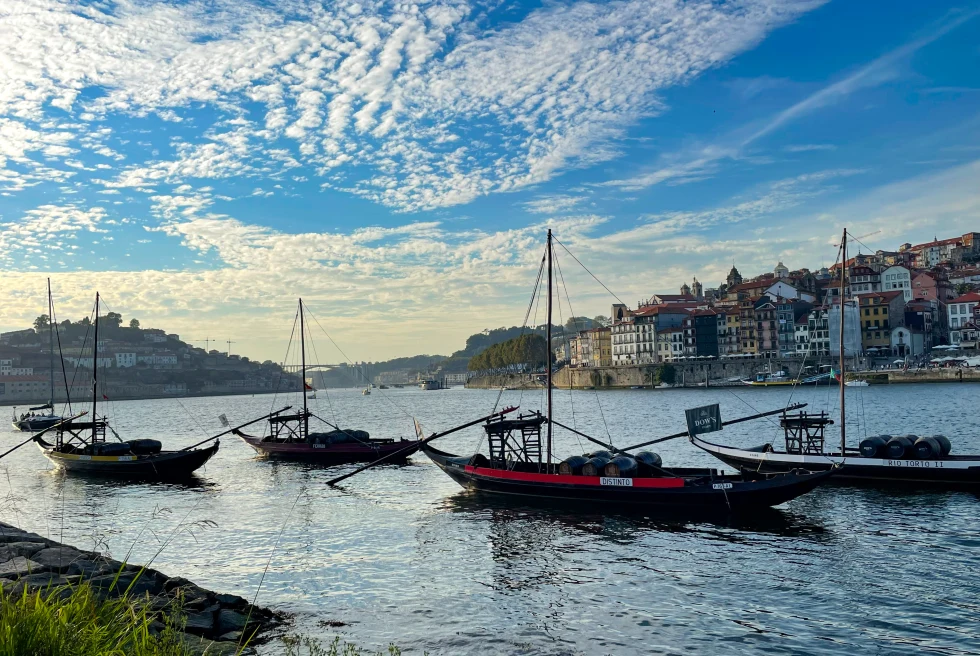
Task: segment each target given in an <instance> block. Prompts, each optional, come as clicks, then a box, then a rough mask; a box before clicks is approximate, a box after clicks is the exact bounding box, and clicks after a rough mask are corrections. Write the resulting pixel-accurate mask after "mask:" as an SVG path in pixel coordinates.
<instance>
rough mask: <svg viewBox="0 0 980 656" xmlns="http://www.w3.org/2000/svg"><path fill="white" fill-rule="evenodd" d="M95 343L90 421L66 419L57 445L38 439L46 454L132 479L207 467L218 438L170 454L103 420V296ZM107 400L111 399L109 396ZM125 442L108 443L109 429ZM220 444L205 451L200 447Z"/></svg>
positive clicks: (68, 464)
mask: <svg viewBox="0 0 980 656" xmlns="http://www.w3.org/2000/svg"><path fill="white" fill-rule="evenodd" d="M94 329H95V330H94V338H93V341H92V414H91V418H90V419H88V420H87V421H79V420H80V419H81V418H82V415H83V414H84V413H81V414H78V415H76V416H73V417H69V418H67V419H64V420H62V421H60V422H58V423H56V424H54V425H53V426H52V427H51V428H49V429H48V431H50V430H54V431H55V441H54V443H53V444H52V443H50V442H48V441H46V440H45V439H44V437H43V436H44V435H45V434H46V433H47V432H48V431H42V432H41V433H38V435H37V436H36V437H35V438H34V441H35V442H37V445H38V446H39V447H40V449H41V452H42V453H43V454H44V455H45V457H47V458H48V460H50V461H51V462H53V463H54V464H55V466H56V467H58V468H59V469H63V470H65V471H67V472H71V473H80V474H94V475H98V476H118V477H124V478H132V479H177V478H186V477H188V476H190V475H191V474H192V473H193V472H195V471H196V470H198V469H200V468H201V467H203V466H204V463H206V462H207V461H208V460H210V459H211V456H213V455H214V454H215V453H217V452H218V445H219V442H218V439H217V438H218V437H219V436H214V437H210V438H208V439H206V440H204V441H203V442H199V443H198V444H195V445H193V446H190V447H186V448H184V449H181V450H179V451H164V450H163V445H162V444H161V443H160V442H159V441H157V440H147V439H138V440H129V441H123V440H122V438H120V437H119V435H117V434H116V431H114V430H113V429H112V428H110V427H109V424H108V421H107V420H106V418H105V417H104V416H103V417H102V418H99V415H98V412H97V411H98V397H99V391H98V389H99V388H98V371H99V368H98V362H99V294H98V293H96V295H95V323H94ZM103 398H105V397H103ZM107 428H108V430H110V431H111V432H112V434H113V435H115V436H116V438H117V439H119V442H106V439H105V435H106V429H107ZM211 440H214V444H212V445H211V446H208V447H205V448H200V449H199V448H195V447H198V446H200V445H201V444H204V443H206V442H210V441H211Z"/></svg>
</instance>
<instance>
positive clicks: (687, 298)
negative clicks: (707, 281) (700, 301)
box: [650, 294, 697, 301]
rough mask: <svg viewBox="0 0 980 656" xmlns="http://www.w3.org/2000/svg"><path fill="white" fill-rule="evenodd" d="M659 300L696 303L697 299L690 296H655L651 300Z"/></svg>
mask: <svg viewBox="0 0 980 656" xmlns="http://www.w3.org/2000/svg"><path fill="white" fill-rule="evenodd" d="M654 297H656V298H659V299H662V300H664V301H696V300H697V299H696V298H694V297H693V296H691V295H690V294H654V295H653V296H651V297H650V298H654Z"/></svg>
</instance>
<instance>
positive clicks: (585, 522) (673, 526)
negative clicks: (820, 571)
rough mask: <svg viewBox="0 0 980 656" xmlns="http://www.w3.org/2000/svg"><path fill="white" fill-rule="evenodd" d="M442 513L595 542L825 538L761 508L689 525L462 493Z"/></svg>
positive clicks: (793, 518) (797, 520) (801, 522)
mask: <svg viewBox="0 0 980 656" xmlns="http://www.w3.org/2000/svg"><path fill="white" fill-rule="evenodd" d="M441 507H442V508H443V509H445V510H446V511H448V512H451V513H461V514H463V515H464V516H466V515H469V517H468V519H470V520H472V521H480V522H483V521H487V520H489V521H490V522H491V523H492V524H494V525H497V524H506V523H516V524H518V525H525V524H528V523H529V524H531V525H533V527H534V530H532V531H531V533H533V532H534V531H536V530H538V529H541V527H545V526H549V525H558V526H560V527H561V529H562V530H563V531H566V532H567V530H569V529H571V530H574V531H576V532H578V533H582V534H586V535H590V536H593V537H597V538H601V539H607V540H613V541H617V542H624V543H628V542H631V541H634V540H636V539H639V538H641V537H643V535H645V534H646V533H649V532H659V533H692V534H703V535H705V536H706V537H714V538H718V539H722V540H727V541H730V542H739V541H740V540H742V539H743V538H744V536H743V535H742V533H745V532H749V533H764V534H768V535H774V536H781V537H787V538H794V537H812V536H819V535H821V534H822V533H824V531H825V529H824V527H823V526H822V525H820V524H819V523H815V522H813V521H812V520H811V519H808V518H807V517H805V516H804V515H801V514H799V513H794V512H789V511H786V510H783V509H780V508H763V509H760V510H757V511H755V512H753V513H752V514H751V515H745V514H740V515H725V514H712V515H706V516H704V517H698V518H697V521H692V519H691V517H690V514H689V513H688V514H679V513H676V512H671V511H669V510H664V511H662V512H656V513H651V511H650V510H647V509H645V510H633V511H630V510H615V511H609V512H598V511H597V510H596V509H595V508H594V507H588V509H586V510H579V511H573V510H571V508H572V507H573V506H569V507H566V508H556V507H554V506H552V507H543V506H538V505H528V504H526V503H522V502H521V501H519V500H515V499H510V498H507V497H496V496H488V495H478V494H473V493H471V492H468V491H465V490H464V491H461V492H459V493H457V494H454V495H452V496H449V497H447V498H445V499H444V500H443V502H442V504H441Z"/></svg>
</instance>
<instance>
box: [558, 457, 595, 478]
mask: <svg viewBox="0 0 980 656" xmlns="http://www.w3.org/2000/svg"><path fill="white" fill-rule="evenodd" d="M588 461H589V459H588V458H586V457H585V456H572V457H570V458H565V459H564V460H562V461H561V462H560V463H558V473H559V474H561V475H563V476H578V475H579V474H581V473H582V465H584V464H585V463H587V462H588Z"/></svg>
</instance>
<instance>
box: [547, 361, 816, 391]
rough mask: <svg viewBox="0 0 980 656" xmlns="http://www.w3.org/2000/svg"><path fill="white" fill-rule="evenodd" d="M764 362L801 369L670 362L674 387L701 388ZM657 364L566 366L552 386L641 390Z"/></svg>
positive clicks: (739, 375)
mask: <svg viewBox="0 0 980 656" xmlns="http://www.w3.org/2000/svg"><path fill="white" fill-rule="evenodd" d="M766 363H770V364H771V368H772V371H780V370H783V371H786V372H787V373H788V374H789V375H790V376H794V377H795V376H796V375H797V374H799V371H800V369H801V368H802V366H803V361H802V359H786V360H778V359H773V360H755V359H749V358H745V359H727V358H726V359H725V360H693V361H680V362H674V363H672V365H673V367H674V372H675V377H674V384H675V385H677V386H687V387H694V386H697V385H703V384H704V383H705V381H706V380H707V382H708V384H709V385H711V384H716V385H718V384H724V383H726V382H728V381H729V379H732V378H739V379H743V378H750V377H752V376H754V375H755V374H756V373H758V372H759V371H761V370H762V369H764V368H765V367H766ZM821 364H830V362H829V361H828V362H826V363H824V362H821V361H819V360H815V359H812V358H811V359H808V360H807V361H806V365H807V366H814V367H818V366H820V365H821ZM660 367H661V365H659V364H651V365H636V366H628V367H580V368H574V369H572V368H569V367H566V368H564V369H562V370H561V371H559V372H558V375H557V376H556V377H555V385H556V386H558V387H561V388H568V387H572V388H573V389H581V388H583V387H596V388H600V387H601V388H622V387H632V386H635V385H642V386H644V387H647V386H652V385H654V384H655V381H656V376H657V370H658V369H660Z"/></svg>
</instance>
